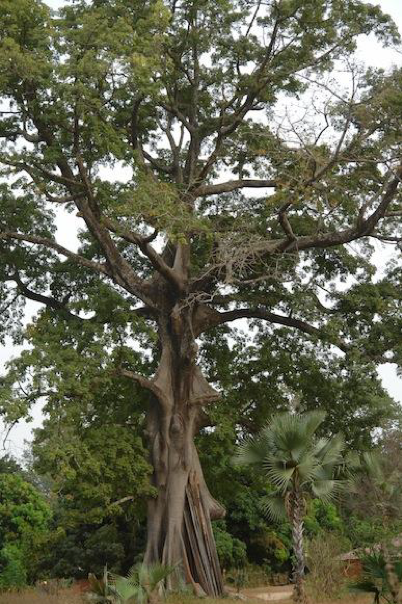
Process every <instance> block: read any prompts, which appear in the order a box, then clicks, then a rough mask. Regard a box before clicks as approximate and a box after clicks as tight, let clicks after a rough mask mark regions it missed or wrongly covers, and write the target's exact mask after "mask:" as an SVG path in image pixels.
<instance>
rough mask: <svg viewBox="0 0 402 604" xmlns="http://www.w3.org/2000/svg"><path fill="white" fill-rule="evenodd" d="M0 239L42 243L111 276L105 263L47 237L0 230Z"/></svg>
mask: <svg viewBox="0 0 402 604" xmlns="http://www.w3.org/2000/svg"><path fill="white" fill-rule="evenodd" d="M0 239H16V240H18V241H25V242H27V243H34V244H37V245H43V246H44V247H47V248H49V249H52V250H54V251H56V252H57V253H58V254H61V255H62V256H65V257H66V258H69V259H71V260H73V261H74V262H76V263H77V264H80V265H81V266H85V267H86V268H90V269H92V270H95V271H96V272H98V273H101V274H103V275H107V276H108V277H112V274H111V273H110V271H109V270H108V268H107V266H106V265H105V264H100V263H99V262H93V261H92V260H88V259H87V258H84V256H80V255H79V254H75V253H74V252H72V251H71V250H68V249H67V248H65V247H63V246H62V245H60V244H59V243H57V242H56V241H52V240H51V239H47V238H46V237H39V236H36V235H28V234H26V233H14V232H11V231H3V232H1V231H0Z"/></svg>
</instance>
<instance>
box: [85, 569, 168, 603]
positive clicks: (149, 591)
mask: <svg viewBox="0 0 402 604" xmlns="http://www.w3.org/2000/svg"><path fill="white" fill-rule="evenodd" d="M174 570H175V567H174V566H165V565H163V564H150V565H149V566H147V565H145V564H136V565H135V566H133V567H132V568H131V569H130V571H129V573H128V575H127V576H126V577H122V576H120V575H114V574H112V573H108V572H107V570H106V569H105V572H104V576H103V579H96V577H93V576H91V577H90V587H91V591H90V592H89V594H88V599H89V600H90V601H91V602H97V603H99V604H109V603H110V604H156V603H157V602H159V600H160V596H161V595H163V594H164V583H165V580H166V579H167V578H168V577H169V575H170V574H171V573H172V572H173V571H174Z"/></svg>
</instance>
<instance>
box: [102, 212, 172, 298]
mask: <svg viewBox="0 0 402 604" xmlns="http://www.w3.org/2000/svg"><path fill="white" fill-rule="evenodd" d="M102 222H103V224H104V225H105V226H106V227H107V228H108V229H109V230H110V231H112V232H113V233H116V234H117V235H119V236H120V237H122V238H123V239H124V240H125V241H128V242H129V243H133V244H134V245H137V246H138V247H139V249H140V250H141V251H142V253H143V254H144V255H145V256H146V257H147V258H148V260H150V261H151V264H152V266H153V267H154V269H155V270H156V271H158V273H160V274H161V275H163V277H165V279H166V280H167V281H169V283H171V284H172V285H174V287H176V288H177V289H178V290H179V291H181V290H182V289H183V287H184V283H183V280H182V279H181V278H180V276H179V274H178V273H177V272H176V271H175V270H174V269H173V268H171V267H170V266H169V265H168V264H166V262H165V261H164V259H163V258H162V256H161V255H160V254H158V252H157V251H156V250H155V248H154V247H153V246H152V245H151V244H150V243H149V238H146V237H142V236H141V235H139V234H138V233H134V232H133V231H129V230H127V229H125V228H124V227H122V226H121V225H119V224H118V223H117V222H115V221H114V220H112V219H110V218H105V217H103V218H102Z"/></svg>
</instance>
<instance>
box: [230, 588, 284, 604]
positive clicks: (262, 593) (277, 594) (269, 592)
mask: <svg viewBox="0 0 402 604" xmlns="http://www.w3.org/2000/svg"><path fill="white" fill-rule="evenodd" d="M230 591H231V592H232V593H234V590H232V589H231V590H230ZM292 593H293V586H292V585H284V586H281V587H273V586H272V587H271V586H266V587H256V588H254V589H242V590H241V592H240V594H241V595H242V596H244V597H245V598H251V599H254V600H262V601H264V602H282V601H285V600H291V599H292Z"/></svg>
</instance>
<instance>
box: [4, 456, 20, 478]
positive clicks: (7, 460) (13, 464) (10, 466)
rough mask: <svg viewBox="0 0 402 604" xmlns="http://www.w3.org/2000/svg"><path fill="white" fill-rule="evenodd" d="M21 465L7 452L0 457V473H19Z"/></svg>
mask: <svg viewBox="0 0 402 604" xmlns="http://www.w3.org/2000/svg"><path fill="white" fill-rule="evenodd" d="M21 473H22V467H21V466H20V464H19V463H18V461H17V460H16V459H14V457H12V456H11V455H10V454H9V453H7V454H6V455H4V456H3V457H0V474H21Z"/></svg>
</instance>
